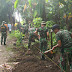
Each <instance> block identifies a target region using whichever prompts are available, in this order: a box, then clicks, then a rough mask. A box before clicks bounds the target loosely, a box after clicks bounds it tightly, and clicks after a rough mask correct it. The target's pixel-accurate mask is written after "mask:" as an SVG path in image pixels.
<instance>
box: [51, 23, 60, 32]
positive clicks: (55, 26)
mask: <svg viewBox="0 0 72 72" xmlns="http://www.w3.org/2000/svg"><path fill="white" fill-rule="evenodd" d="M56 28H58V29H60V26H59V25H58V24H55V25H53V27H52V30H53V31H54V29H56Z"/></svg>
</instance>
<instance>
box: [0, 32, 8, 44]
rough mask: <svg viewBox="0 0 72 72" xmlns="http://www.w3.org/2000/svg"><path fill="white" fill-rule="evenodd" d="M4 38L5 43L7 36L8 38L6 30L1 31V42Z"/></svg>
mask: <svg viewBox="0 0 72 72" xmlns="http://www.w3.org/2000/svg"><path fill="white" fill-rule="evenodd" d="M3 38H4V44H5V42H6V38H7V34H6V32H2V33H1V43H2V42H3Z"/></svg>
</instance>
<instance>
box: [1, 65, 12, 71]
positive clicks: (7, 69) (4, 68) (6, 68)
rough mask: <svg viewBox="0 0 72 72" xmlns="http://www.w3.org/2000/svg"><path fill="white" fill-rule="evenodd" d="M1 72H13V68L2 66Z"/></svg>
mask: <svg viewBox="0 0 72 72" xmlns="http://www.w3.org/2000/svg"><path fill="white" fill-rule="evenodd" d="M0 72H12V67H11V66H10V65H7V64H2V65H0Z"/></svg>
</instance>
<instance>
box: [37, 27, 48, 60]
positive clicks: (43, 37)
mask: <svg viewBox="0 0 72 72" xmlns="http://www.w3.org/2000/svg"><path fill="white" fill-rule="evenodd" d="M37 32H39V35H40V50H41V52H42V59H44V58H45V57H44V54H43V53H44V52H45V51H46V50H47V32H48V29H47V28H46V27H40V28H39V29H38V30H37Z"/></svg>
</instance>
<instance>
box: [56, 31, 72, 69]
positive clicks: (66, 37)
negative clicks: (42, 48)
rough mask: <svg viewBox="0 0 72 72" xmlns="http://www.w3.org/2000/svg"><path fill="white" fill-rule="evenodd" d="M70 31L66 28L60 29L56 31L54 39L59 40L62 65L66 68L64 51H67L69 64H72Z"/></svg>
mask: <svg viewBox="0 0 72 72" xmlns="http://www.w3.org/2000/svg"><path fill="white" fill-rule="evenodd" d="M70 35H71V32H69V31H67V30H60V31H59V32H57V33H56V40H57V42H58V40H61V44H62V45H61V53H62V59H63V60H62V62H61V64H62V67H63V69H64V70H66V63H67V58H66V57H67V56H66V53H67V52H68V60H69V63H70V65H71V64H72V39H71V36H70Z"/></svg>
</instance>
